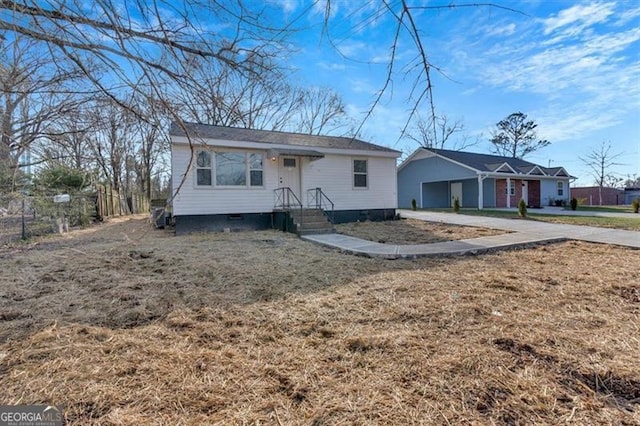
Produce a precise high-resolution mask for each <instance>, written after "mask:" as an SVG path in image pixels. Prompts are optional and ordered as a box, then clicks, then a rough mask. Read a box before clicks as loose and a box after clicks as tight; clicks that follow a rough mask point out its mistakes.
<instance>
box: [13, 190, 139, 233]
mask: <svg viewBox="0 0 640 426" xmlns="http://www.w3.org/2000/svg"><path fill="white" fill-rule="evenodd" d="M101 191H102V192H101ZM105 193H108V194H109V197H110V198H112V200H111V204H110V205H111V206H117V208H111V209H109V208H105V204H106V201H105V199H106V198H105V197H104V195H105ZM112 194H113V191H108V190H107V191H105V189H104V188H102V189H101V190H99V191H97V192H80V193H76V194H73V193H72V194H66V195H61V194H40V195H26V194H22V193H8V194H0V245H4V244H8V243H11V242H14V241H17V240H20V239H28V238H31V237H34V236H40V235H46V234H51V233H63V232H68V230H69V229H70V228H72V227H82V226H86V225H89V224H90V223H92V222H94V221H96V220H103V219H104V218H105V217H109V216H119V215H128V214H137V213H148V212H149V203H148V201H146V199H145V198H144V197H143V196H140V195H134V196H130V197H124V196H120V195H117V196H115V197H114V196H112ZM67 195H68V196H67ZM114 200H115V202H114Z"/></svg>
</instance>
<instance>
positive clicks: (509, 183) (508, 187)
mask: <svg viewBox="0 0 640 426" xmlns="http://www.w3.org/2000/svg"><path fill="white" fill-rule="evenodd" d="M507 208H508V209H510V208H511V178H507Z"/></svg>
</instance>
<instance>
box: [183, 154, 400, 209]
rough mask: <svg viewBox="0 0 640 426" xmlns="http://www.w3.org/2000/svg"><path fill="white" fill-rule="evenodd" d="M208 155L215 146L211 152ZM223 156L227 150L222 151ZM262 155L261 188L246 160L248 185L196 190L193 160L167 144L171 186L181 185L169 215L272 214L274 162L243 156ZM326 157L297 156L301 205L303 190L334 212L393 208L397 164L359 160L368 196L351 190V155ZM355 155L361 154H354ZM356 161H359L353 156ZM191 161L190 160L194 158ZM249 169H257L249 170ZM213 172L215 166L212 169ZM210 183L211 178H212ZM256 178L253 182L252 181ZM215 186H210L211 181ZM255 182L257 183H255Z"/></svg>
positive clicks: (275, 181) (304, 197)
mask: <svg viewBox="0 0 640 426" xmlns="http://www.w3.org/2000/svg"><path fill="white" fill-rule="evenodd" d="M210 149H211V151H212V152H214V151H215V150H216V147H211V148H210ZM222 151H226V150H224V149H222ZM245 152H247V153H248V155H249V156H250V154H251V153H256V154H261V155H262V186H259V187H254V186H251V181H252V178H251V173H252V172H254V171H255V172H258V171H259V169H258V168H257V163H256V164H253V163H252V162H251V161H249V162H250V163H251V164H250V167H249V168H248V173H249V178H248V179H249V182H248V183H249V185H247V186H242V187H233V186H225V187H216V186H215V184H214V185H213V186H209V187H203V186H198V185H196V182H195V180H196V176H195V175H196V173H195V168H196V167H195V163H196V161H193V163H192V170H191V171H189V172H188V173H187V170H186V167H187V165H188V164H189V158H190V156H191V155H192V154H191V150H190V149H189V147H188V146H186V145H177V144H173V145H172V152H171V162H172V185H173V186H172V187H173V190H174V191H175V190H177V189H178V187H179V186H180V184H181V182H182V179H183V176H185V174H186V178H185V181H184V184H182V186H181V187H180V191H179V192H178V194H177V195H176V196H175V198H174V200H173V214H174V215H176V216H179V215H200V214H233V213H264V212H271V211H273V206H274V193H273V190H274V189H276V188H278V186H279V185H278V161H272V160H271V159H268V160H265V159H266V158H267V157H266V151H264V152H259V151H258V150H256V149H252V150H247V151H245ZM349 154H350V153H348V152H347V153H345V154H344V155H337V154H326V155H325V157H324V158H321V159H318V160H315V161H311V160H310V159H309V158H304V157H296V161H297V162H298V165H299V167H301V188H302V194H301V195H302V201H303V202H305V203H306V202H307V190H308V189H312V188H322V190H323V191H324V192H325V194H327V196H328V197H329V198H330V199H331V200H332V201H333V202H334V203H335V209H336V210H367V209H382V208H386V209H391V208H397V186H396V159H395V158H390V157H362V158H364V159H366V160H367V184H368V188H369V190H368V191H363V190H362V188H353V186H352V182H353V158H354V157H353V156H352V155H349ZM358 155H360V154H358ZM358 158H360V157H358ZM194 160H195V159H194ZM254 165H255V166H256V167H255V168H254ZM214 167H215V165H214ZM214 179H215V174H214ZM256 179H258V178H257V177H256ZM214 183H215V182H214ZM256 183H257V182H256Z"/></svg>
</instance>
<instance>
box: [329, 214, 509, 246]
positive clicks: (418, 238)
mask: <svg viewBox="0 0 640 426" xmlns="http://www.w3.org/2000/svg"><path fill="white" fill-rule="evenodd" d="M336 231H337V232H338V233H340V234H346V235H351V236H353V237H358V238H363V239H365V240H370V241H377V242H380V243H386V244H430V243H439V242H443V241H453V240H465V239H468V238H479V237H487V236H491V235H499V234H505V233H507V231H500V230H496V229H487V228H477V227H473V226H459V225H452V224H448V223H439V222H426V221H424V220H417V219H401V220H388V221H384V222H354V223H344V224H340V225H336Z"/></svg>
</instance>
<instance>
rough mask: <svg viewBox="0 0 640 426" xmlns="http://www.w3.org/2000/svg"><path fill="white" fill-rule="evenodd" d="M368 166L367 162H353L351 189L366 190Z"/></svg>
mask: <svg viewBox="0 0 640 426" xmlns="http://www.w3.org/2000/svg"><path fill="white" fill-rule="evenodd" d="M367 186H368V164H367V160H353V187H354V188H367Z"/></svg>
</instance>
